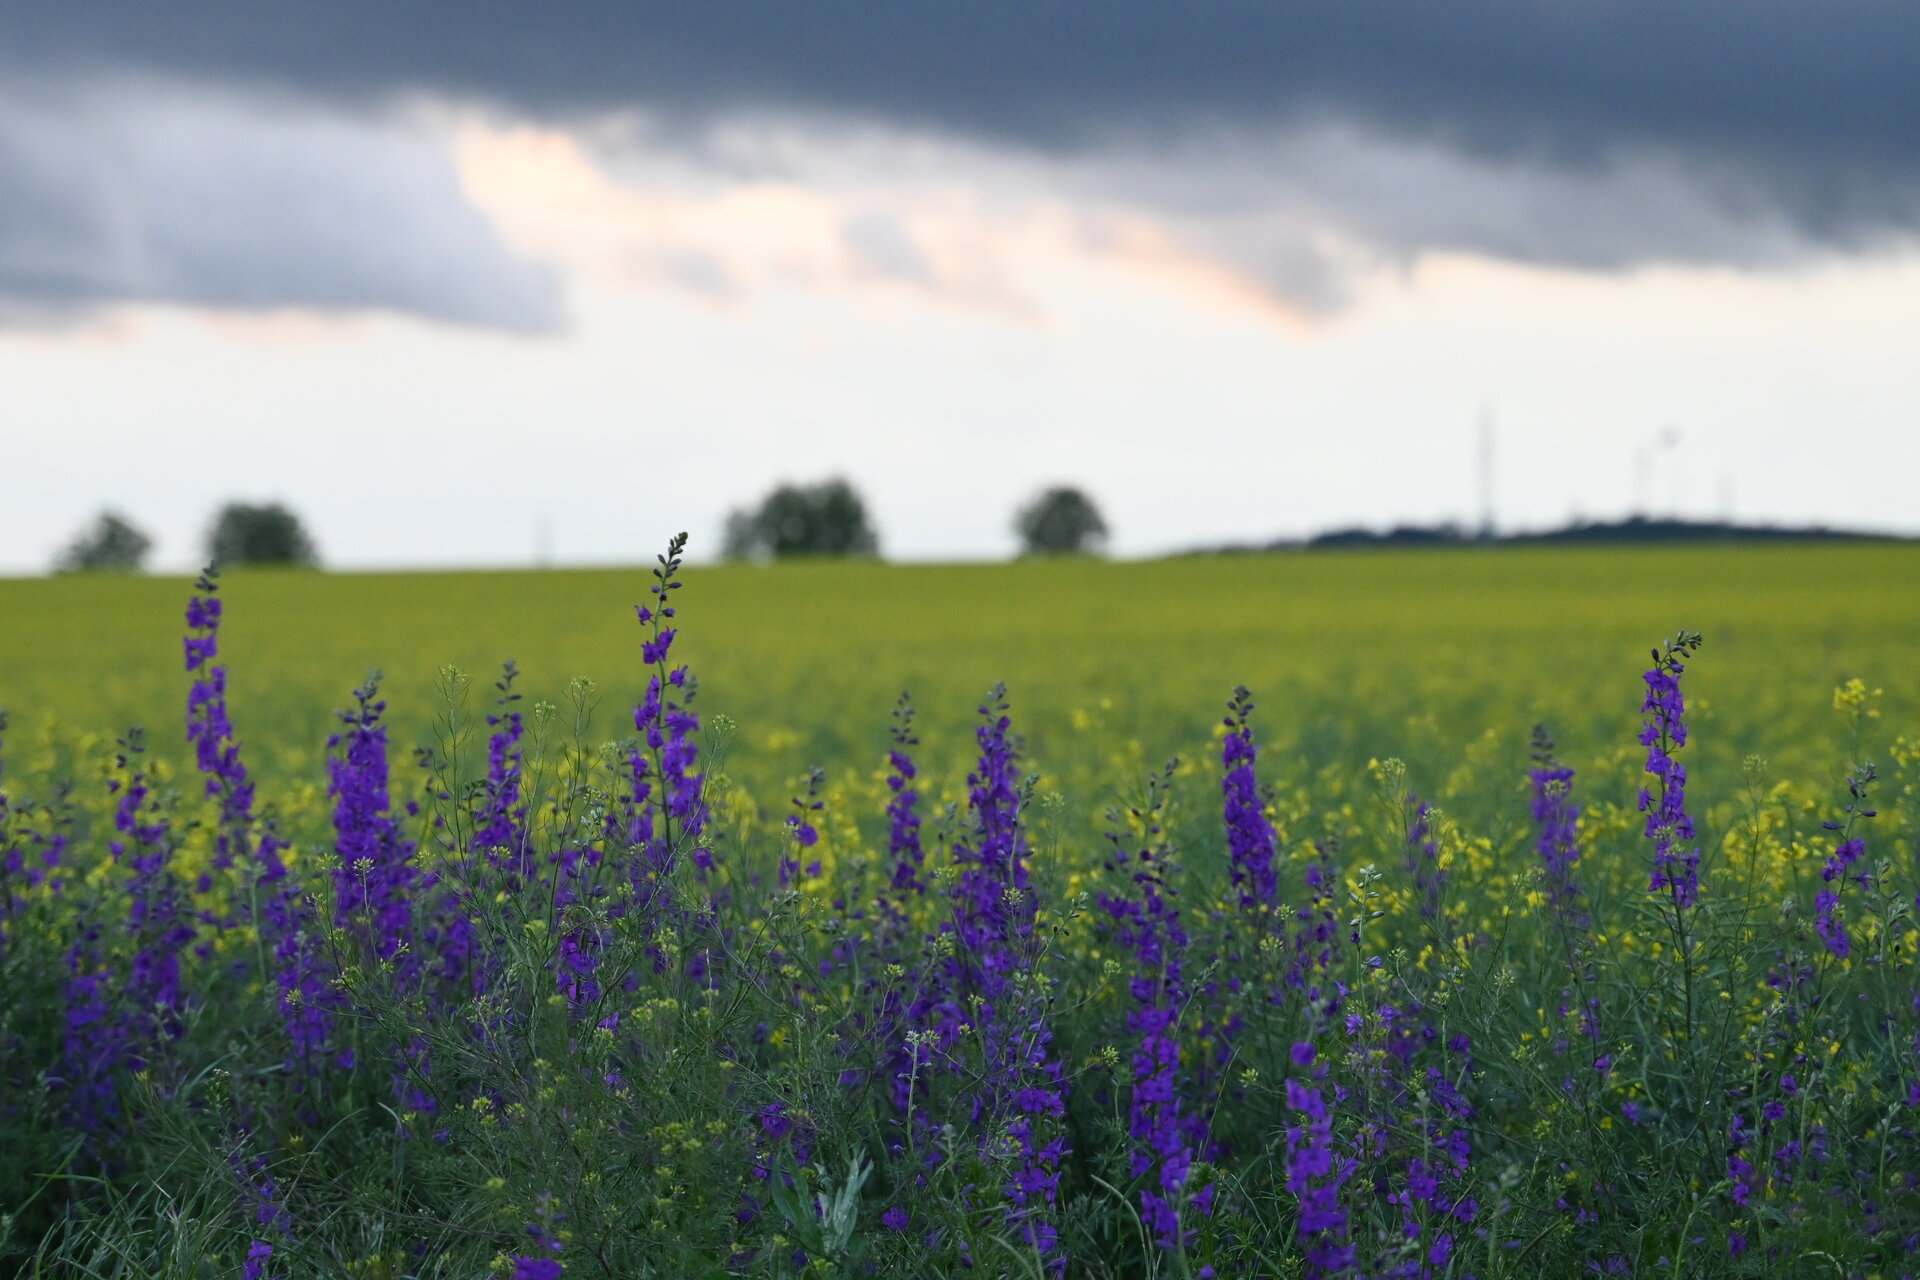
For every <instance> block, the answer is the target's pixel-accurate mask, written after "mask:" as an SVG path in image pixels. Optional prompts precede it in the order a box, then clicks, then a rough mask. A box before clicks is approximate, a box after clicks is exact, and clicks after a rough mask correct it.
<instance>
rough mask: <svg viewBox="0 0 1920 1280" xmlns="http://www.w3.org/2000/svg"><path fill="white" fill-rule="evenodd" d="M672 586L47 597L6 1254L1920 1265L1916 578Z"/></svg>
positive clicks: (143, 585) (1421, 1266)
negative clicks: (385, 650)
mask: <svg viewBox="0 0 1920 1280" xmlns="http://www.w3.org/2000/svg"><path fill="white" fill-rule="evenodd" d="M684 551H685V539H684V536H682V537H679V538H675V539H673V540H672V542H671V544H670V545H669V547H668V549H667V550H666V552H665V553H664V554H663V555H661V556H659V557H658V559H657V561H656V562H655V564H654V566H653V571H652V574H651V576H650V577H649V576H647V575H646V574H644V573H640V572H633V573H615V572H612V571H607V572H604V573H595V574H541V575H517V576H516V575H504V574H503V575H475V576H468V577H461V576H459V575H417V576H386V577H381V576H374V575H368V576H363V577H358V578H342V579H333V578H330V577H327V576H323V575H317V574H300V573H287V574H278V575H276V574H265V573H261V574H253V575H235V576H234V577H233V578H232V579H231V580H227V579H223V578H222V577H221V576H219V575H217V574H215V573H214V572H213V571H212V570H209V571H208V572H207V573H206V574H205V575H203V576H201V577H200V578H199V579H198V580H196V581H193V582H190V583H186V582H178V581H155V580H139V581H135V580H127V579H119V580H116V579H80V578H75V579H64V580H56V581H49V582H43V583H42V582H35V583H24V582H23V583H9V584H0V605H4V608H5V617H4V619H3V620H0V642H3V643H4V645H5V649H4V651H0V701H4V703H5V704H6V705H7V706H8V707H9V709H10V716H9V717H8V718H7V721H6V723H5V724H4V727H0V1150H3V1151H4V1155H5V1159H4V1160H0V1270H4V1271H6V1272H7V1273H9V1274H15V1273H17V1274H20V1275H23V1276H36V1277H168V1278H172V1277H181V1278H185V1277H226V1276H235V1277H246V1278H247V1280H263V1278H266V1277H276V1278H291V1277H308V1276H313V1277H322V1276H325V1277H334V1276H357V1277H381V1278H388V1277H450V1278H451V1277H459V1278H462V1280H467V1278H473V1280H478V1278H480V1277H498V1278H500V1280H506V1278H508V1277H512V1278H514V1280H554V1278H556V1277H562V1276H567V1277H574V1276H587V1277H660V1278H662V1280H665V1278H671V1277H721V1276H734V1275H739V1276H769V1277H772V1276H793V1277H798V1276H822V1277H826V1276H833V1277H857V1276H920V1277H949V1276H956V1275H980V1276H991V1277H1002V1276H1005V1277H1052V1276H1094V1277H1166V1278H1168V1280H1176V1278H1177V1280H1200V1278H1203V1277H1205V1278H1215V1277H1218V1278H1225V1277H1347V1276H1351V1277H1481V1278H1483V1280H1490V1278H1491V1277H1501V1276H1529V1277H1539V1276H1550V1277H1551V1276H1580V1275H1623V1276H1673V1277H1680V1276H1687V1277H1705V1276H1778V1275H1791V1276H1800V1275H1805V1276H1827V1275H1831V1276H1843V1277H1853V1276H1859V1277H1888V1278H1889V1280H1890V1278H1892V1277H1897V1276H1913V1275H1920V983H1917V982H1916V971H1915V969H1914V960H1915V949H1916V946H1920V914H1916V913H1917V912H1920V796H1917V795H1916V788H1920V687H1916V684H1915V678H1914V677H1915V672H1916V669H1920V668H1916V664H1915V660H1914V654H1915V649H1914V645H1915V642H1916V640H1920V592H1915V591H1914V589H1913V587H1912V585H1911V584H1912V583H1913V582H1914V581H1920V573H1916V570H1920V556H1916V555H1915V554H1914V552H1913V551H1912V550H1911V549H1910V548H1907V547H1904V546H1880V547H1849V546H1832V547H1822V548H1796V547H1791V546H1775V547H1765V548H1741V547H1718V548H1700V549H1692V550H1665V551H1638V552H1636V551H1607V552H1575V551H1558V550H1542V551H1512V552H1494V551H1474V550H1464V549H1463V550H1450V551H1435V552H1428V553H1421V552H1413V553H1393V554H1388V553H1380V554H1351V555H1347V554H1338V553H1328V554H1318V555H1312V556H1293V557H1218V558H1195V559H1191V560H1169V561H1162V562H1156V563H1152V564H1146V565H1128V564H1107V563H1102V562H1095V561H1085V560H1073V559H1062V560H1054V561H1036V562H1032V563H1026V564H1019V565H1014V566H1002V567H990V566H926V567H898V566H886V565H879V564H848V565H829V564H801V565H781V566H773V567H765V568H763V567H756V566H729V567H716V568H712V569H708V568H705V567H701V566H688V565H686V564H685V563H683V553H684ZM250 609H251V610H252V613H251V614H250V613H249V610H250ZM162 630H164V633H165V634H164V635H161V638H160V639H159V640H156V638H155V637H156V635H160V633H161V632H162ZM502 638H504V639H506V640H508V641H509V642H517V641H519V640H520V639H522V638H537V641H538V642H537V643H536V644H535V645H534V646H533V648H531V649H528V648H522V649H521V650H520V652H519V653H518V655H517V656H518V660H517V661H507V660H505V659H506V657H507V655H506V654H504V653H494V654H491V655H483V656H476V655H475V654H474V653H473V650H474V649H475V648H476V647H481V646H484V645H486V644H489V643H494V642H496V640H498V639H502ZM383 644H384V645H389V646H391V650H392V651H391V653H389V654H387V655H384V656H383V655H381V654H380V653H378V652H369V651H370V650H377V649H378V648H380V647H381V646H382V645H383ZM436 648H438V649H439V650H440V652H438V653H435V652H433V650H435V649H436ZM536 650H537V652H536ZM483 662H490V663H492V665H482V663H483ZM376 665H384V666H385V669H386V674H385V675H384V676H382V675H380V674H378V673H374V674H368V673H367V668H368V667H370V666H376ZM589 668H590V669H589ZM999 681H1004V683H998V682H999ZM330 710H331V718H330V719H329V718H328V712H329V711H330ZM113 717H121V718H122V721H123V722H121V723H113V722H111V718H113ZM135 718H137V720H138V722H139V723H141V724H143V725H144V726H145V727H144V729H135V728H133V727H132V723H133V720H134V719H135Z"/></svg>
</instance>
